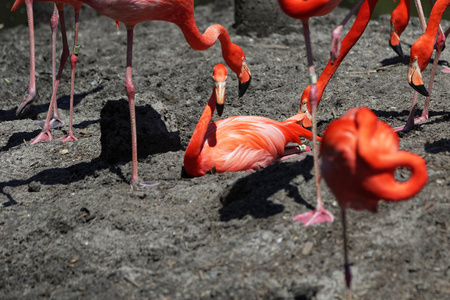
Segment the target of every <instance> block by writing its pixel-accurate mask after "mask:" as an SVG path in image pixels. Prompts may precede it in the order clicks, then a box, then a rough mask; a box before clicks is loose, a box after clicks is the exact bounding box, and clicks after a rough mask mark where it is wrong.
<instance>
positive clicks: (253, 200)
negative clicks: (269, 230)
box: [219, 155, 313, 221]
mask: <svg viewBox="0 0 450 300" xmlns="http://www.w3.org/2000/svg"><path fill="white" fill-rule="evenodd" d="M312 168H313V158H312V156H310V155H308V156H306V157H305V158H304V159H303V160H301V161H297V162H281V163H275V164H272V165H270V166H268V167H266V168H264V169H262V170H259V171H255V172H252V173H251V174H250V175H248V176H246V177H243V178H241V179H239V180H238V181H236V183H234V184H233V186H231V187H230V188H228V189H225V190H224V192H223V194H222V195H221V197H220V201H221V203H222V205H223V207H222V208H221V209H219V214H220V219H221V221H230V220H232V219H242V218H244V217H245V216H246V215H251V216H253V217H255V218H268V217H270V216H273V215H276V214H279V213H281V212H282V211H283V209H284V206H283V205H281V204H275V203H273V202H272V201H270V200H268V198H269V197H270V196H272V195H274V194H275V193H276V192H278V191H280V190H285V191H287V192H288V195H289V196H290V197H293V198H294V201H295V202H297V203H300V204H302V205H305V206H307V207H308V208H311V209H313V206H311V205H310V204H308V203H307V202H306V201H305V200H304V199H303V197H302V196H301V194H300V193H299V189H298V187H297V186H294V185H292V184H291V183H290V182H291V181H292V179H294V178H295V177H297V176H300V175H301V176H303V177H304V178H305V181H309V180H311V179H313V175H312V174H311V170H312Z"/></svg>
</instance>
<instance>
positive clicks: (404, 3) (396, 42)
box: [389, 0, 411, 57]
mask: <svg viewBox="0 0 450 300" xmlns="http://www.w3.org/2000/svg"><path fill="white" fill-rule="evenodd" d="M410 13H411V1H410V0H400V1H399V2H398V5H397V6H396V7H395V9H394V10H393V11H392V14H391V31H390V34H389V46H391V48H392V49H393V50H394V51H395V53H397V54H398V55H399V56H400V57H404V55H403V50H402V46H401V43H400V35H401V34H402V33H403V31H404V30H405V28H406V26H408V22H409V17H410Z"/></svg>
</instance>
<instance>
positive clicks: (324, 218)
mask: <svg viewBox="0 0 450 300" xmlns="http://www.w3.org/2000/svg"><path fill="white" fill-rule="evenodd" d="M294 221H298V222H302V223H303V224H305V226H309V225H313V224H319V223H324V222H330V223H331V222H333V221H334V216H333V214H332V213H330V212H329V211H327V210H326V209H325V208H324V207H323V205H322V204H319V205H318V206H317V208H316V209H315V210H313V211H310V212H307V213H303V214H300V215H296V216H295V217H294Z"/></svg>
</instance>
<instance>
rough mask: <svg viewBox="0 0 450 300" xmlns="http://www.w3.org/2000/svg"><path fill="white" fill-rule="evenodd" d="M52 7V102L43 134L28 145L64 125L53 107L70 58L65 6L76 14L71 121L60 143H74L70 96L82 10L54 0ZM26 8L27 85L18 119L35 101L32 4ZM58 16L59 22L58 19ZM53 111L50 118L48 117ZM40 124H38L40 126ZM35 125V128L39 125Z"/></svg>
mask: <svg viewBox="0 0 450 300" xmlns="http://www.w3.org/2000/svg"><path fill="white" fill-rule="evenodd" d="M23 1H24V0H16V2H14V5H13V6H12V8H11V10H12V11H14V10H16V9H17V8H18V7H19V6H20V4H22V2H23ZM36 1H47V0H36ZM52 2H54V3H55V10H54V12H53V16H52V18H51V28H52V48H53V54H52V67H53V70H52V71H53V93H52V98H51V100H50V105H49V109H48V113H47V118H46V120H45V122H44V124H43V127H42V131H41V133H39V135H38V136H37V137H35V138H34V139H33V140H32V141H31V143H32V144H36V143H38V142H42V141H48V140H51V139H52V136H51V134H50V128H55V127H61V126H63V125H64V122H62V121H61V120H60V118H59V115H58V109H57V104H56V92H57V90H58V86H59V82H60V80H61V76H62V72H63V69H64V65H65V63H66V61H67V58H68V57H69V47H68V44H67V36H66V25H65V21H64V4H69V5H72V6H73V8H74V11H75V33H74V48H73V50H74V52H73V54H72V56H71V65H72V75H71V87H70V119H69V130H68V133H67V135H66V136H64V137H61V138H59V139H58V140H60V141H75V140H77V138H75V136H74V134H73V126H72V123H73V122H72V117H73V94H74V84H75V67H76V63H77V59H78V51H79V46H78V24H79V14H80V10H81V6H82V3H81V2H79V1H76V0H57V1H52ZM25 4H26V6H27V15H28V28H29V34H30V85H29V88H28V90H27V92H26V94H25V98H24V100H23V101H22V103H21V104H20V105H19V107H18V108H17V111H16V114H17V115H18V116H21V115H22V114H23V113H24V112H25V111H26V110H28V108H29V107H30V105H31V103H32V102H33V100H34V97H35V95H36V80H35V57H34V24H33V7H32V6H33V1H32V0H25ZM58 15H59V18H58ZM58 19H59V21H60V24H61V35H62V40H63V52H62V54H61V60H60V65H59V71H58V75H57V76H56V79H55V68H56V55H55V53H56V29H57V26H58ZM52 110H53V118H52V117H51V114H52ZM39 123H40V122H39ZM39 123H38V124H39Z"/></svg>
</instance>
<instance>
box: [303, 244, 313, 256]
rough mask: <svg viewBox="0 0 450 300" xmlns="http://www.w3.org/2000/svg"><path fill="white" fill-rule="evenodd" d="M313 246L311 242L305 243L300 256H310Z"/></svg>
mask: <svg viewBox="0 0 450 300" xmlns="http://www.w3.org/2000/svg"><path fill="white" fill-rule="evenodd" d="M313 246H314V244H313V242H311V241H308V242H306V243H305V246H304V247H303V250H302V254H303V255H308V254H310V253H311V250H312V248H313Z"/></svg>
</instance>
